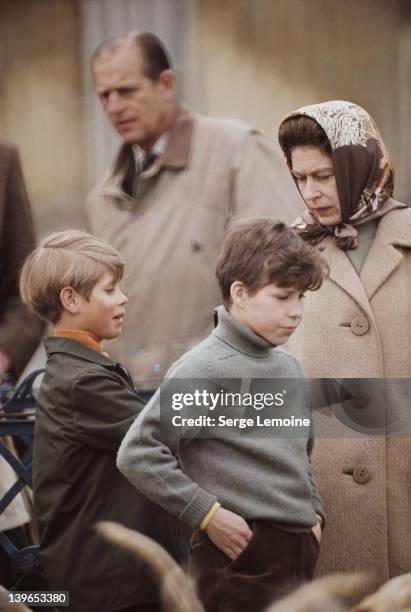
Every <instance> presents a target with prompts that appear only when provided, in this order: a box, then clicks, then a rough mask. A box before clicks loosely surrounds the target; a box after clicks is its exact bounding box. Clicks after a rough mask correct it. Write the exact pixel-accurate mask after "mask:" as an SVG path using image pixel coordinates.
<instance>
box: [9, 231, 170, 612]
mask: <svg viewBox="0 0 411 612" xmlns="http://www.w3.org/2000/svg"><path fill="white" fill-rule="evenodd" d="M123 269H124V263H123V261H122V259H121V257H120V255H119V254H118V252H117V251H116V250H115V249H113V248H112V247H111V246H109V245H108V244H106V243H105V242H104V241H103V240H100V239H97V238H95V237H93V236H91V235H90V234H86V233H84V232H77V231H65V232H58V233H55V234H52V235H50V236H48V237H47V238H45V239H44V240H43V242H42V244H41V245H40V247H39V248H38V249H36V250H35V251H34V252H33V253H32V254H31V255H30V256H29V258H28V259H27V260H26V263H25V265H24V267H23V270H22V274H21V280H20V291H21V295H22V298H23V301H24V302H25V304H27V306H29V308H31V310H33V311H34V312H36V313H37V314H39V315H40V316H41V317H42V318H44V319H46V320H47V321H50V322H51V323H52V324H53V326H54V335H53V336H52V337H50V338H47V339H46V340H45V347H46V352H47V365H46V373H45V376H44V380H43V382H42V385H41V389H40V393H39V396H38V401H37V411H36V425H35V437H34V464H33V465H34V467H33V475H34V502H35V511H36V516H37V519H38V524H39V530H40V560H41V562H42V564H43V566H44V569H45V570H46V573H47V575H48V578H49V580H50V586H51V588H52V589H55V590H66V591H67V590H68V591H70V609H73V610H76V612H83V611H84V612H86V611H87V612H94V611H95V612H97V611H98V612H115V611H120V610H121V611H126V610H127V611H131V610H134V611H139V610H141V611H143V610H144V612H150V611H154V610H155V611H157V610H159V605H158V595H157V592H156V589H155V588H154V586H153V585H152V584H151V582H150V580H149V579H148V578H147V576H146V574H145V571H144V568H142V567H140V568H138V567H135V566H134V564H130V563H129V560H128V559H127V558H124V557H123V555H122V554H119V553H118V552H116V551H115V550H114V549H110V548H108V547H107V546H106V544H104V543H103V542H102V541H100V539H99V538H98V536H97V534H96V533H95V531H94V529H93V525H94V524H95V523H96V522H97V521H99V520H107V519H110V520H115V521H119V522H120V523H122V524H124V525H127V526H129V527H131V528H134V529H138V530H139V531H142V532H144V533H146V534H148V535H153V536H154V537H155V538H156V539H157V540H158V541H160V542H161V543H162V544H163V546H165V547H166V548H167V549H168V550H169V551H170V552H171V553H172V554H173V555H174V556H176V557H178V550H177V548H178V547H177V545H176V544H175V543H174V537H173V532H172V529H171V527H170V524H169V518H168V516H167V514H166V513H165V512H164V511H163V510H161V509H160V508H158V507H157V506H156V505H154V504H153V503H152V502H150V501H148V500H147V499H146V498H145V497H143V496H142V495H141V494H139V493H138V492H137V491H136V490H135V489H134V488H133V487H132V486H131V485H130V484H129V483H128V481H127V480H126V479H125V478H124V477H123V476H122V475H121V474H120V472H119V471H118V470H117V469H116V465H115V461H116V452H117V448H118V446H119V445H120V442H121V440H122V438H123V437H124V435H125V433H126V431H127V430H128V428H129V427H130V425H131V424H132V423H133V421H134V419H135V418H136V416H137V415H138V413H139V412H140V411H141V409H142V408H143V404H142V402H141V401H140V400H139V398H138V397H137V395H136V393H135V390H134V386H133V383H132V381H131V379H130V376H129V374H128V372H127V371H126V369H125V368H124V367H123V366H122V365H121V364H119V363H116V362H114V361H112V360H111V359H110V358H109V357H107V356H106V355H105V354H103V353H102V350H101V342H102V341H103V340H109V339H112V338H116V337H117V336H118V335H119V334H120V332H121V328H122V324H123V320H124V316H125V306H126V303H127V298H126V296H125V295H124V294H123V293H122V291H121V289H120V287H119V282H120V280H121V278H122V275H123Z"/></svg>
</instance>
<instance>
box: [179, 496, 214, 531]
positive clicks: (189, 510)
mask: <svg viewBox="0 0 411 612" xmlns="http://www.w3.org/2000/svg"><path fill="white" fill-rule="evenodd" d="M216 501H217V498H216V497H215V495H210V493H207V491H204V489H198V491H197V492H196V494H195V495H194V497H193V499H192V500H191V501H190V503H189V504H188V505H187V506H186V507H185V508H184V510H183V512H182V513H181V514H180V516H179V518H180V520H181V521H183V522H184V523H187V524H188V525H190V527H193V528H196V527H198V526H199V525H200V524H201V523H202V521H203V519H204V517H205V516H206V515H207V514H208V512H209V511H210V510H211V508H212V507H213V505H214V504H215V502H216Z"/></svg>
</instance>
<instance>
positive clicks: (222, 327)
mask: <svg viewBox="0 0 411 612" xmlns="http://www.w3.org/2000/svg"><path fill="white" fill-rule="evenodd" d="M217 315H218V325H217V327H216V328H215V330H214V331H213V335H214V336H217V338H219V339H220V340H222V341H223V342H225V343H226V344H229V345H230V346H232V347H233V348H234V349H236V350H237V351H240V352H241V353H245V354H246V355H250V356H251V357H267V356H268V355H269V354H270V351H271V349H273V348H275V347H274V345H273V344H271V343H270V342H268V340H264V338H261V337H260V336H257V335H256V334H254V333H253V332H252V331H250V330H249V329H247V328H246V327H244V325H242V324H241V323H240V322H239V321H237V320H236V319H233V317H232V316H231V315H230V314H229V313H228V312H227V310H226V309H225V307H224V306H219V307H218V308H217Z"/></svg>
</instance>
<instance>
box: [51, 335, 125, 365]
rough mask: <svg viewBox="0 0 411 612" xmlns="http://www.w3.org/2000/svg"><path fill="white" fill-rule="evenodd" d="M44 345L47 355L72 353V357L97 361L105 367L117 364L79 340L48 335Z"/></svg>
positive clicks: (92, 361)
mask: <svg viewBox="0 0 411 612" xmlns="http://www.w3.org/2000/svg"><path fill="white" fill-rule="evenodd" d="M44 346H45V349H46V353H47V357H49V356H50V355H53V354H55V353H67V354H69V355H73V356H74V357H78V358H79V359H83V360H84V361H90V362H91V363H97V364H99V365H103V366H106V367H115V366H117V363H116V362H115V361H112V360H111V359H110V358H109V357H107V356H106V355H104V354H103V353H98V352H97V351H94V350H93V349H91V348H89V347H88V346H86V345H85V344H83V342H80V341H79V340H73V339H71V338H63V337H60V336H50V337H49V338H45V339H44Z"/></svg>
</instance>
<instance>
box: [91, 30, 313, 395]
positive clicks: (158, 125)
mask: <svg viewBox="0 0 411 612" xmlns="http://www.w3.org/2000/svg"><path fill="white" fill-rule="evenodd" d="M92 72H93V79H94V85H95V89H96V92H97V95H98V96H99V98H100V100H101V103H102V106H103V110H104V112H105V113H106V115H107V117H108V119H109V121H110V123H111V124H112V126H113V127H114V129H115V130H117V132H118V133H119V134H120V136H121V137H122V139H123V145H122V146H121V148H120V150H119V152H118V154H117V156H116V158H115V159H114V162H113V164H112V166H111V168H110V169H109V170H108V172H107V173H106V175H105V176H104V177H103V179H102V180H101V181H100V182H99V184H98V185H97V186H96V187H95V188H94V189H93V191H92V193H91V194H90V196H89V198H88V202H87V205H86V214H87V225H88V229H89V231H91V232H92V233H94V234H96V235H98V236H100V237H103V238H105V239H106V240H108V241H109V242H110V243H111V244H113V246H115V247H116V248H117V249H118V250H119V251H120V252H121V254H122V255H123V257H124V259H125V261H126V272H125V278H124V285H123V288H124V292H125V293H126V294H127V295H128V297H129V303H128V306H127V317H126V321H125V324H124V327H123V333H122V335H121V339H118V340H116V341H115V342H113V343H109V344H108V346H107V350H108V351H109V353H110V355H111V356H112V357H113V358H114V359H116V360H118V361H120V362H122V363H124V364H125V365H127V366H128V368H129V370H130V372H131V374H132V376H133V378H134V380H135V382H136V383H137V385H138V388H139V389H140V390H147V391H152V390H153V389H154V388H155V387H156V386H157V385H158V382H159V380H161V379H162V378H163V377H164V375H165V373H166V372H167V370H168V368H169V366H170V365H171V363H173V361H175V360H176V359H177V358H178V357H180V355H181V354H182V353H184V352H185V351H187V350H188V349H189V348H191V347H192V346H194V345H195V344H197V343H198V342H199V341H200V340H202V339H203V338H204V337H205V336H207V335H208V334H209V332H210V331H211V328H212V324H213V308H214V307H215V306H217V305H218V304H219V303H220V300H221V298H220V296H219V291H218V287H217V282H216V279H215V276H214V269H215V263H216V259H217V255H218V251H219V248H220V244H221V240H222V237H223V235H224V232H225V229H226V227H227V225H228V223H229V222H230V220H231V219H232V218H233V217H235V216H245V217H272V218H277V219H283V220H284V221H291V220H292V218H293V217H294V215H295V214H296V213H298V212H299V211H300V210H301V207H302V205H301V203H300V201H299V198H298V194H296V193H295V190H294V187H293V185H292V182H291V180H290V177H289V176H288V175H287V171H286V169H285V168H284V166H283V161H282V158H281V155H280V154H279V153H277V152H276V151H275V150H274V149H273V148H272V145H271V144H270V143H269V142H268V141H267V140H266V139H265V138H263V137H262V135H261V134H260V133H258V132H257V131H256V130H253V129H252V128H250V127H249V126H247V125H245V124H244V123H242V122H240V121H236V120H232V119H212V118H210V117H205V116H202V115H198V114H195V113H193V112H191V111H190V110H188V109H187V108H186V107H184V106H183V105H182V104H180V102H178V101H177V98H176V84H175V73H174V72H173V70H172V69H171V67H170V61H169V58H168V56H167V53H166V51H165V49H164V47H163V46H162V44H161V42H160V41H159V40H158V39H157V38H156V37H155V36H154V35H152V34H137V33H129V34H126V35H124V36H122V37H118V38H116V39H113V40H111V41H108V42H106V43H104V44H103V45H102V46H101V47H99V48H98V49H97V51H96V52H95V53H94V55H93V58H92Z"/></svg>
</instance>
